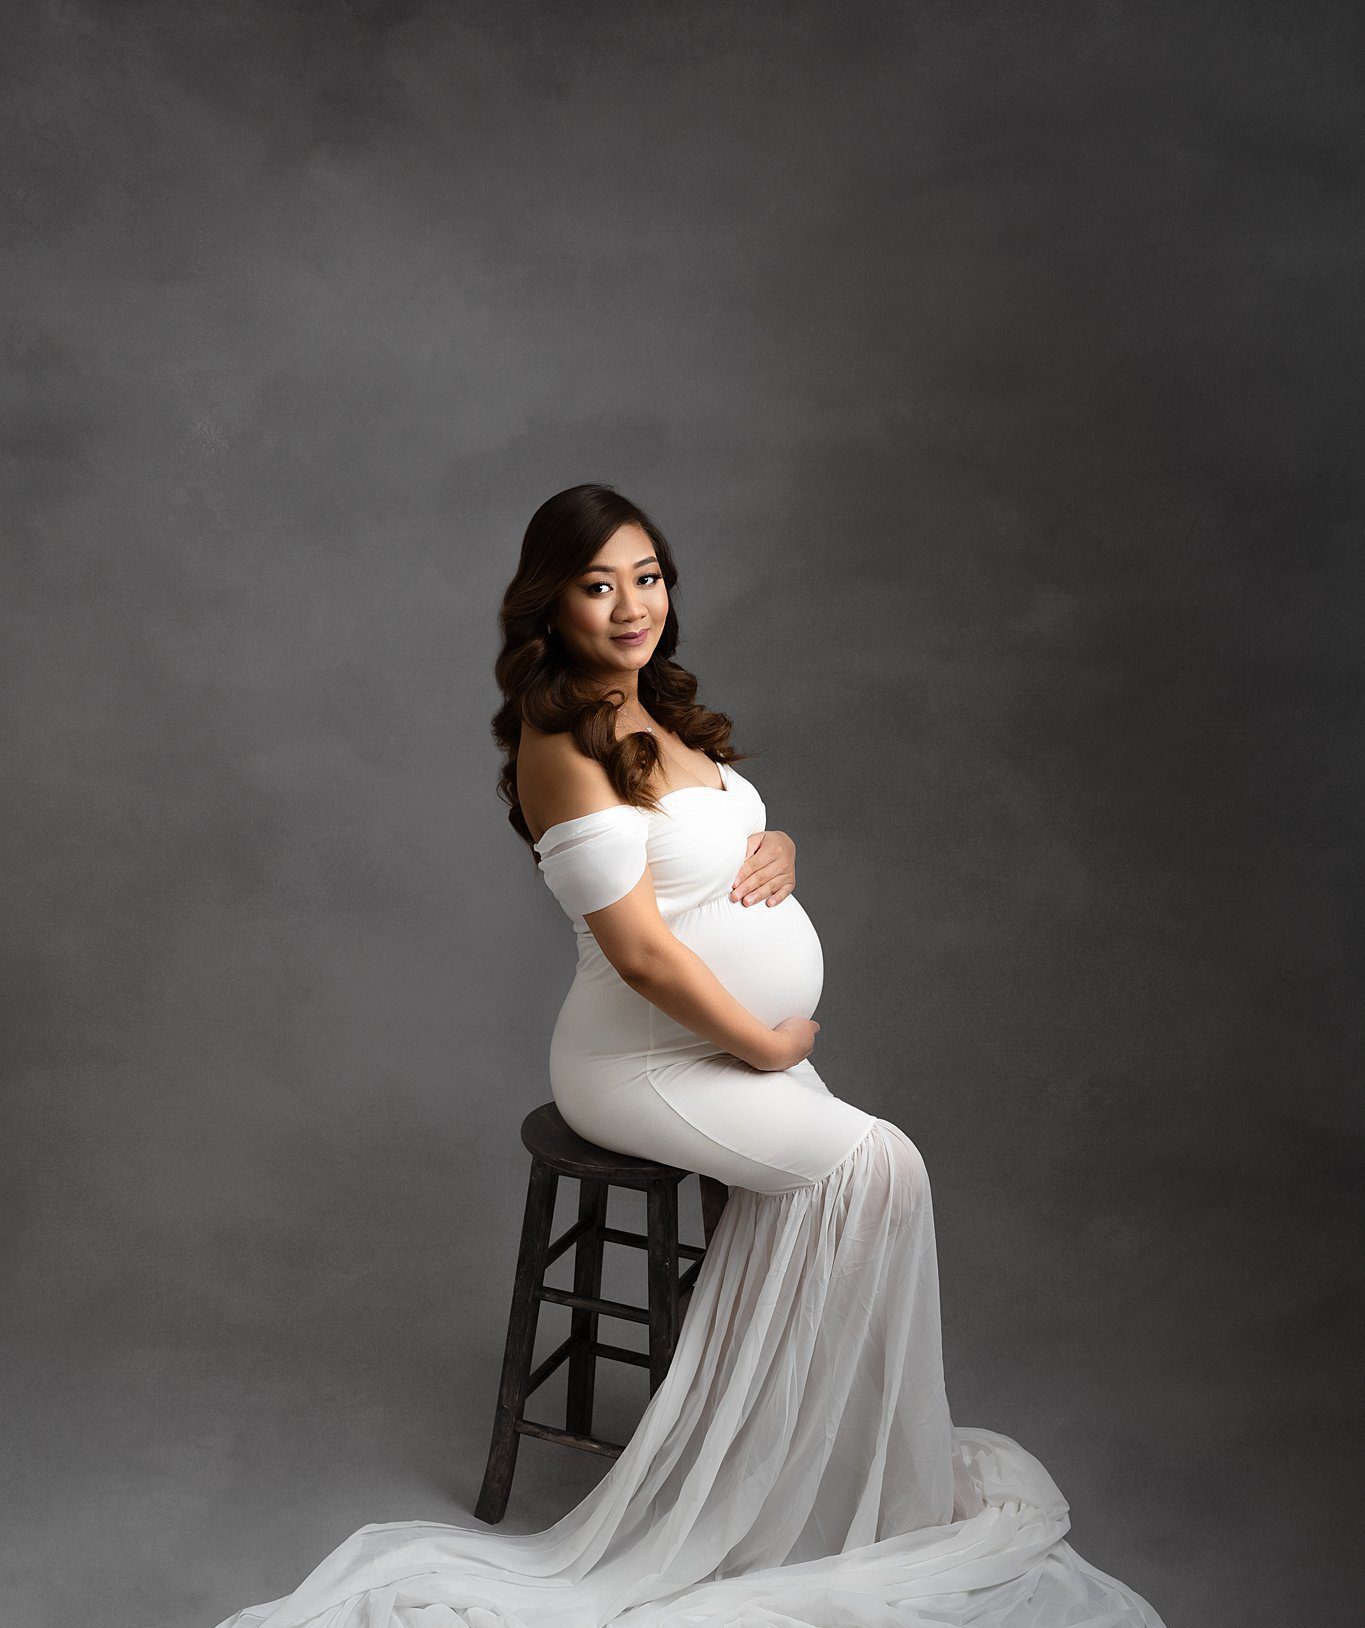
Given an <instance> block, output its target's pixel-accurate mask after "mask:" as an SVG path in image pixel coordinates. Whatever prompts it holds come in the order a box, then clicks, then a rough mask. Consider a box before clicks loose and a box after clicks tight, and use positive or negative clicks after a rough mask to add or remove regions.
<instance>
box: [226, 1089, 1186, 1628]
mask: <svg viewBox="0 0 1365 1628" xmlns="http://www.w3.org/2000/svg"><path fill="white" fill-rule="evenodd" d="M941 1349H942V1347H941V1336H940V1328H939V1294H938V1265H937V1254H936V1249H935V1242H934V1224H933V1204H932V1198H931V1194H930V1189H929V1182H928V1178H927V1175H926V1173H925V1168H924V1164H923V1161H922V1160H921V1158H920V1155H919V1153H918V1150H917V1149H916V1148H915V1146H914V1144H913V1143H912V1142H911V1141H910V1140H909V1139H908V1138H907V1137H906V1136H905V1135H904V1134H903V1133H902V1132H901V1131H900V1130H899V1129H898V1128H897V1127H896V1126H895V1125H892V1124H891V1123H889V1122H888V1121H885V1120H875V1121H874V1122H873V1124H872V1126H871V1128H870V1129H869V1131H868V1134H867V1136H866V1137H865V1138H864V1139H863V1141H861V1142H860V1143H859V1144H858V1146H857V1147H856V1148H854V1150H853V1151H852V1153H850V1154H849V1155H848V1156H847V1157H846V1158H845V1159H844V1160H843V1161H842V1162H841V1163H840V1164H839V1165H837V1166H836V1167H835V1169H834V1170H833V1171H831V1172H830V1174H829V1175H828V1176H826V1177H825V1178H824V1180H822V1181H819V1182H816V1183H813V1184H810V1185H806V1186H801V1187H798V1188H795V1189H793V1190H791V1191H789V1192H782V1193H777V1194H759V1193H755V1192H751V1191H748V1190H747V1189H735V1190H734V1191H733V1192H732V1194H731V1197H730V1202H729V1203H728V1204H727V1205H726V1208H725V1212H724V1215H723V1216H722V1219H721V1221H720V1224H719V1226H718V1227H717V1229H716V1232H715V1234H714V1236H713V1238H712V1240H711V1246H710V1248H709V1250H708V1252H707V1256H706V1259H705V1261H704V1263H703V1266H702V1270H701V1272H700V1274H699V1276H698V1279H697V1284H696V1287H695V1290H694V1292H693V1296H692V1302H691V1304H690V1306H689V1307H688V1310H687V1315H686V1317H685V1319H684V1322H683V1327H682V1331H681V1335H680V1338H679V1343H678V1348H677V1351H676V1353H675V1355H674V1359H673V1362H672V1364H671V1366H670V1368H669V1371H668V1374H667V1376H666V1377H665V1380H664V1382H663V1384H662V1385H661V1386H660V1387H659V1389H658V1391H657V1392H656V1393H655V1394H654V1396H653V1397H652V1398H651V1400H650V1403H649V1406H648V1407H647V1409H646V1410H645V1413H644V1416H643V1417H642V1419H641V1421H640V1424H639V1426H638V1427H637V1429H636V1430H635V1433H634V1434H633V1435H632V1437H631V1439H630V1441H629V1443H628V1444H627V1446H626V1449H625V1451H624V1452H623V1453H622V1454H621V1456H620V1458H619V1459H617V1460H616V1462H615V1463H614V1464H613V1466H612V1468H611V1469H610V1471H609V1472H608V1473H607V1474H606V1476H605V1477H604V1478H603V1479H602V1481H601V1482H600V1483H599V1484H598V1485H597V1486H596V1487H595V1488H594V1489H593V1490H592V1492H590V1493H589V1494H588V1496H587V1497H586V1498H584V1499H583V1500H582V1502H581V1503H579V1504H578V1505H577V1506H576V1507H575V1508H573V1509H572V1510H570V1511H569V1512H568V1514H566V1515H565V1516H564V1517H563V1518H562V1519H561V1520H559V1521H558V1522H556V1523H555V1525H553V1526H551V1527H548V1528H547V1529H546V1530H545V1531H543V1532H535V1533H527V1534H515V1533H504V1532H498V1531H496V1530H494V1529H491V1528H489V1527H486V1526H482V1525H477V1526H469V1527H465V1526H454V1525H449V1524H444V1523H440V1522H436V1521H395V1522H388V1523H383V1524H377V1525H371V1526H365V1527H362V1528H361V1529H360V1530H359V1531H358V1532H356V1533H354V1534H353V1535H352V1536H351V1537H349V1538H348V1539H347V1540H346V1541H345V1542H344V1543H342V1544H341V1545H340V1546H339V1547H338V1548H337V1549H336V1550H334V1551H333V1553H332V1554H330V1555H329V1556H328V1557H327V1558H326V1559H325V1560H323V1561H322V1562H321V1564H320V1565H318V1566H317V1567H316V1568H315V1569H314V1570H313V1571H312V1572H311V1573H310V1574H309V1576H308V1577H307V1578H306V1579H305V1580H304V1582H303V1583H302V1584H300V1586H299V1587H298V1588H297V1589H296V1590H295V1591H294V1592H293V1593H292V1594H290V1595H288V1596H287V1597H285V1598H283V1599H280V1600H275V1601H271V1602H269V1603H268V1604H265V1605H258V1606H254V1607H251V1608H248V1609H246V1610H244V1611H240V1612H238V1613H237V1614H236V1615H234V1616H233V1617H231V1618H229V1619H227V1620H226V1621H225V1622H224V1623H221V1624H220V1625H219V1628H459V1625H467V1628H602V1625H603V1624H606V1623H619V1624H620V1625H621V1628H702V1625H706V1628H730V1625H734V1628H738V1625H740V1624H743V1625H744V1628H751V1625H752V1628H759V1625H761V1628H853V1625H855V1624H856V1625H858V1628H929V1625H935V1628H943V1625H967V1624H970V1625H972V1628H1163V1625H1162V1622H1161V1618H1160V1617H1159V1616H1158V1615H1157V1613H1156V1612H1155V1611H1154V1610H1153V1609H1152V1607H1151V1606H1150V1605H1149V1604H1148V1603H1147V1602H1146V1601H1145V1600H1144V1599H1142V1598H1141V1596H1139V1595H1137V1594H1135V1593H1134V1592H1133V1591H1132V1590H1131V1589H1129V1588H1127V1587H1126V1586H1125V1585H1124V1584H1122V1583H1120V1582H1118V1581H1117V1580H1116V1579H1114V1578H1111V1577H1108V1576H1106V1575H1105V1574H1104V1573H1103V1572H1100V1571H1097V1570H1096V1569H1095V1568H1094V1567H1092V1566H1090V1565H1089V1564H1088V1563H1087V1562H1086V1561H1084V1560H1082V1559H1081V1557H1080V1556H1079V1555H1077V1554H1076V1553H1075V1551H1074V1550H1073V1549H1072V1548H1071V1546H1070V1545H1069V1544H1068V1543H1067V1542H1065V1540H1064V1535H1065V1533H1066V1532H1067V1530H1068V1527H1069V1518H1068V1508H1067V1503H1066V1500H1065V1499H1064V1498H1063V1497H1062V1495H1061V1492H1060V1491H1059V1490H1058V1488H1057V1486H1056V1485H1055V1483H1054V1482H1053V1480H1052V1478H1051V1477H1050V1476H1049V1475H1048V1473H1047V1471H1046V1470H1045V1469H1044V1468H1043V1466H1042V1465H1041V1464H1040V1463H1039V1462H1038V1460H1037V1459H1035V1458H1034V1457H1033V1456H1032V1455H1031V1454H1029V1453H1027V1452H1026V1451H1025V1450H1024V1449H1023V1448H1022V1447H1020V1446H1019V1445H1018V1443H1017V1442H1014V1441H1011V1440H1010V1439H1009V1438H1008V1437H1007V1436H1001V1435H998V1434H996V1433H995V1432H992V1431H987V1430H980V1429H964V1428H958V1429H954V1427H953V1423H952V1420H951V1417H950V1414H949V1408H948V1403H947V1397H946V1393H945V1388H944V1377H943V1368H942V1356H941Z"/></svg>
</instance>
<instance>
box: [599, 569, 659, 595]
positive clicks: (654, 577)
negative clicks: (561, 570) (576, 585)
mask: <svg viewBox="0 0 1365 1628" xmlns="http://www.w3.org/2000/svg"><path fill="white" fill-rule="evenodd" d="M661 577H662V573H660V572H658V571H646V572H644V573H643V575H641V576H638V577H636V579H635V581H636V583H637V585H638V584H641V583H648V584H649V586H650V587H651V588H652V587H653V586H654V584H655V583H656V582H658V581H660V580H661ZM610 587H611V583H609V582H588V583H585V584H584V586H583V592H584V593H585V594H587V595H588V597H589V598H590V599H600V598H601V597H602V596H601V594H599V593H597V592H596V590H597V589H598V588H610Z"/></svg>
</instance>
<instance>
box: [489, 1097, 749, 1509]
mask: <svg viewBox="0 0 1365 1628" xmlns="http://www.w3.org/2000/svg"><path fill="white" fill-rule="evenodd" d="M521 1139H522V1141H523V1142H524V1143H525V1145H526V1149H527V1151H528V1152H529V1153H530V1155H531V1175H530V1181H529V1184H528V1186H527V1189H526V1213H525V1218H524V1220H523V1222H522V1228H521V1248H520V1250H519V1251H518V1254H517V1275H516V1281H515V1284H514V1286H513V1289H512V1312H511V1315H510V1317H509V1318H508V1320H507V1345H506V1347H505V1349H504V1352H503V1359H502V1381H501V1384H500V1385H499V1388H498V1403H497V1409H496V1412H495V1414H494V1419H493V1441H492V1445H491V1446H490V1447H489V1449H488V1467H487V1469H486V1470H485V1471H484V1477H483V1487H482V1490H481V1491H480V1493H479V1501H478V1503H477V1505H476V1506H475V1509H474V1513H475V1515H477V1517H478V1518H479V1519H480V1520H481V1521H488V1522H490V1523H493V1522H497V1521H500V1520H501V1519H502V1517H503V1515H504V1514H505V1512H506V1510H507V1498H508V1494H509V1493H510V1492H511V1490H512V1472H513V1471H514V1470H515V1468H516V1462H517V1447H518V1444H519V1442H520V1438H521V1437H522V1436H539V1437H540V1438H541V1439H542V1440H543V1441H555V1442H560V1443H562V1444H563V1445H564V1446H565V1447H577V1448H580V1449H581V1450H582V1451H584V1452H588V1453H601V1454H603V1455H604V1456H606V1457H607V1458H615V1457H616V1456H617V1455H618V1454H619V1453H620V1452H621V1451H622V1447H621V1444H620V1443H619V1442H610V1441H601V1440H599V1439H597V1438H596V1437H594V1436H593V1434H592V1401H593V1380H594V1378H595V1375H596V1366H597V1358H598V1357H610V1358H611V1359H612V1360H613V1361H615V1362H630V1363H634V1364H635V1365H636V1366H638V1367H641V1368H648V1369H649V1394H650V1395H651V1396H653V1394H654V1392H655V1391H656V1390H658V1388H659V1386H660V1384H661V1383H662V1382H663V1377H664V1375H665V1374H666V1373H667V1372H668V1365H669V1363H670V1362H671V1361H672V1360H673V1351H674V1347H675V1346H676V1345H677V1342H678V1329H679V1327H680V1325H681V1322H682V1316H681V1310H682V1307H683V1306H685V1304H686V1299H687V1297H688V1296H689V1295H690V1294H691V1291H692V1285H693V1284H694V1283H695V1282H696V1280H697V1273H698V1272H699V1271H700V1270H701V1263H702V1260H703V1258H704V1256H705V1254H706V1251H705V1249H704V1248H702V1247H699V1246H698V1245H696V1244H680V1243H679V1242H678V1184H679V1182H681V1181H684V1180H685V1179H686V1177H687V1176H688V1174H689V1172H688V1171H686V1170H678V1169H675V1168H674V1166H672V1165H666V1164H655V1163H654V1162H653V1161H652V1160H650V1159H636V1158H632V1157H631V1156H630V1155H629V1154H625V1153H611V1152H609V1151H608V1150H607V1149H606V1148H600V1147H598V1146H597V1145H596V1144H595V1143H593V1142H587V1141H585V1140H584V1139H583V1138H582V1137H581V1136H578V1135H576V1134H575V1133H574V1132H573V1131H571V1130H570V1129H569V1127H568V1126H567V1125H566V1124H565V1123H564V1120H563V1119H562V1117H561V1116H560V1112H559V1109H558V1108H556V1107H555V1105H554V1103H553V1102H547V1103H544V1104H543V1105H542V1106H541V1107H539V1108H536V1109H533V1110H532V1112H531V1113H529V1114H528V1115H527V1116H526V1118H525V1120H523V1122H522V1127H521ZM561 1176H572V1177H576V1178H577V1181H578V1220H577V1221H575V1222H574V1224H573V1225H572V1226H571V1227H569V1228H567V1229H566V1230H565V1232H564V1233H563V1234H562V1235H561V1236H560V1237H558V1238H556V1239H554V1240H553V1242H552V1241H551V1239H550V1233H551V1231H552V1229H553V1227H554V1214H555V1195H556V1193H557V1191H558V1188H559V1178H560V1177H561ZM700 1180H701V1189H702V1192H701V1206H702V1227H703V1230H704V1232H705V1236H706V1241H707V1243H708V1244H709V1243H710V1241H711V1234H712V1231H713V1230H714V1228H715V1224H716V1222H717V1221H718V1220H719V1218H720V1212H721V1210H722V1209H723V1208H724V1207H725V1200H726V1198H727V1197H728V1196H729V1189H728V1188H727V1187H726V1186H725V1184H724V1183H723V1182H719V1181H716V1180H714V1179H713V1178H712V1177H710V1176H702V1177H701V1178H700ZM612 1187H634V1188H640V1189H643V1191H644V1193H645V1202H646V1216H647V1222H646V1227H647V1230H646V1231H645V1232H644V1233H638V1232H623V1231H621V1230H620V1229H619V1228H617V1227H609V1226H608V1225H607V1197H608V1193H609V1190H610V1189H611V1188H612ZM608 1243H612V1244H628V1245H629V1246H630V1247H631V1248H633V1249H643V1250H645V1251H646V1252H647V1255H648V1284H649V1296H648V1298H649V1304H648V1306H647V1307H645V1308H641V1307H639V1306H628V1305H626V1304H625V1303H624V1302H622V1301H619V1300H603V1299H602V1298H601V1296H602V1253H603V1246H604V1245H605V1244H608ZM570 1245H573V1246H574V1274H573V1289H572V1291H570V1290H567V1289H554V1288H550V1287H549V1286H547V1284H546V1282H545V1272H546V1269H547V1268H548V1267H549V1265H550V1263H551V1262H552V1261H555V1260H558V1258H559V1257H560V1256H561V1255H562V1254H563V1253H564V1251H565V1250H566V1249H568V1248H569V1247H570ZM683 1256H685V1257H687V1258H688V1259H689V1260H690V1261H691V1263H692V1264H691V1265H690V1266H689V1267H688V1268H687V1269H686V1271H684V1272H681V1273H680V1272H679V1259H680V1257H683ZM543 1300H548V1301H550V1302H552V1303H553V1304H554V1305H556V1306H568V1307H569V1308H570V1309H571V1311H572V1317H571V1319H570V1327H569V1335H568V1338H567V1339H566V1340H564V1341H563V1342H562V1343H561V1344H560V1345H558V1346H556V1347H555V1349H554V1350H553V1351H552V1352H551V1353H550V1354H549V1356H548V1357H546V1358H545V1360H544V1361H543V1362H542V1363H540V1364H539V1365H538V1366H537V1367H536V1369H535V1370H534V1372H533V1371H532V1369H531V1358H532V1356H533V1354H534V1352H535V1343H536V1325H537V1322H538V1321H539V1317H540V1305H541V1302H542V1301H543ZM599 1317H619V1318H624V1319H626V1320H627V1321H628V1322H632V1323H647V1324H648V1325H649V1353H648V1355H646V1354H645V1353H644V1352H642V1351H629V1350H626V1349H625V1348H624V1347H622V1346H619V1345H608V1344H606V1343H605V1342H604V1341H602V1340H599V1339H598V1337H597V1320H598V1318H599ZM565 1360H567V1361H568V1364H569V1374H568V1398H567V1406H566V1408H565V1419H564V1428H563V1429H562V1430H559V1429H557V1428H556V1427H555V1426H553V1425H547V1424H537V1423H535V1422H534V1421H533V1420H531V1419H528V1418H527V1417H526V1414H525V1409H526V1399H527V1397H528V1396H530V1394H531V1392H532V1391H534V1390H535V1389H536V1387H537V1386H538V1385H540V1384H542V1383H543V1382H544V1381H545V1380H546V1379H548V1378H549V1376H550V1375H551V1374H552V1373H553V1372H554V1371H555V1369H556V1368H558V1367H559V1366H560V1364H561V1363H562V1362H564V1361H565Z"/></svg>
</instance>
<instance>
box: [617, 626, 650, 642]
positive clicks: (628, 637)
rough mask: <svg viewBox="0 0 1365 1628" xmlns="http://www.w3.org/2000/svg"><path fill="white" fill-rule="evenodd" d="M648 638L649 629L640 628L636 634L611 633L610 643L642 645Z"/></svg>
mask: <svg viewBox="0 0 1365 1628" xmlns="http://www.w3.org/2000/svg"><path fill="white" fill-rule="evenodd" d="M648 637H649V629H648V628H647V627H642V628H641V629H640V631H639V632H638V633H613V634H612V636H611V642H612V643H613V644H643V643H644V642H645V640H646V639H647V638H648Z"/></svg>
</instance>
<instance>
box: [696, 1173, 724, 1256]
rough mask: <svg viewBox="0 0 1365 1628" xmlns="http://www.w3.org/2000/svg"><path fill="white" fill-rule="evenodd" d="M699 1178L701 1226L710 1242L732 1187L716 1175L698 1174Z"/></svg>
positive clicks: (707, 1240)
mask: <svg viewBox="0 0 1365 1628" xmlns="http://www.w3.org/2000/svg"><path fill="white" fill-rule="evenodd" d="M697 1180H698V1181H699V1182H700V1183H701V1228H702V1232H703V1234H704V1235H705V1239H706V1242H707V1243H708V1244H709V1243H710V1242H711V1234H712V1233H713V1232H714V1231H715V1230H716V1222H717V1221H719V1220H720V1215H721V1211H722V1210H723V1209H724V1208H725V1205H726V1201H727V1200H728V1199H729V1197H730V1189H729V1188H728V1187H727V1186H726V1185H725V1183H724V1182H723V1181H717V1180H716V1178H715V1177H714V1176H698V1177H697Z"/></svg>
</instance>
